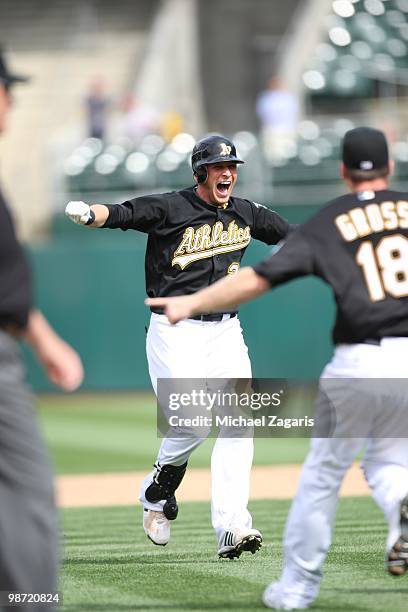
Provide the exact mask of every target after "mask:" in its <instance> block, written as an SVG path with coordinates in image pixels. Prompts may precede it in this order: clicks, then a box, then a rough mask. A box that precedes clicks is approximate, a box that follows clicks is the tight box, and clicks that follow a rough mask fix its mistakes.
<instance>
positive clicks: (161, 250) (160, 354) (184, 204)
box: [66, 135, 289, 558]
mask: <svg viewBox="0 0 408 612" xmlns="http://www.w3.org/2000/svg"><path fill="white" fill-rule="evenodd" d="M191 161H192V169H193V174H194V179H195V183H196V184H195V186H194V187H191V188H188V189H183V190H182V191H178V192H173V193H165V194H155V195H149V196H142V197H139V198H135V199H134V200H130V201H128V202H124V203H123V204H119V205H110V206H105V205H98V204H95V205H92V206H88V205H87V204H85V203H84V202H69V204H68V205H67V207H66V214H67V215H68V217H70V218H71V219H72V221H74V222H75V223H79V224H82V225H88V226H90V227H106V228H120V229H122V230H127V229H133V230H139V231H142V232H146V233H148V235H149V238H148V242H147V252H146V259H145V269H146V290H147V295H148V296H149V297H152V298H154V297H165V296H175V295H180V294H183V293H194V292H196V291H198V290H199V289H202V288H203V287H207V286H208V285H210V284H212V283H214V282H215V281H217V280H218V279H220V278H222V277H224V276H231V275H233V274H235V273H236V272H237V270H238V268H239V266H240V262H241V259H242V257H243V255H244V253H245V250H246V248H247V246H248V245H249V243H250V240H251V238H256V239H258V240H261V241H262V242H265V243H266V244H276V243H277V242H278V241H280V240H281V239H282V238H284V237H285V236H286V234H287V232H288V230H289V224H288V223H287V221H286V220H285V219H283V218H282V217H280V216H279V215H278V214H276V213H275V212H273V211H271V210H269V209H268V208H266V207H264V206H260V205H258V204H255V203H254V202H251V201H249V200H244V199H241V198H237V197H233V196H232V192H233V189H234V186H235V183H236V180H237V165H238V164H242V163H244V162H243V160H241V159H239V157H238V156H237V152H236V148H235V146H234V144H233V142H231V141H230V140H229V139H228V138H225V137H224V136H221V135H213V136H208V137H206V138H203V139H202V140H200V141H199V142H197V144H196V145H195V147H194V149H193V152H192V159H191ZM151 310H152V315H151V320H150V326H149V331H148V334H147V359H148V364H149V372H150V377H151V380H152V385H153V387H154V390H155V392H156V393H157V381H158V379H178V378H183V379H185V378H192V379H210V378H232V377H233V378H237V377H238V378H250V377H251V364H250V361H249V357H248V349H247V347H246V345H245V342H244V339H243V336H242V330H241V326H240V323H239V319H238V317H237V310H236V308H235V307H234V306H230V307H229V308H227V309H225V310H219V311H217V312H215V313H211V314H210V313H207V312H206V311H205V310H203V311H200V312H197V313H196V314H195V315H194V317H191V318H189V319H188V320H186V321H183V322H181V323H180V324H179V325H176V326H175V327H174V326H172V325H170V324H169V322H168V320H167V317H166V316H165V315H164V314H163V309H162V308H157V307H153V308H152V309H151ZM202 441H203V438H199V437H198V436H194V435H192V436H190V437H185V438H183V439H175V438H165V439H164V440H163V442H162V444H161V446H160V450H159V453H158V456H157V460H156V463H155V469H154V470H153V471H152V472H151V473H150V474H149V475H148V476H147V477H146V479H145V482H144V484H143V487H142V490H141V494H140V499H141V501H142V503H143V506H144V521H143V524H144V530H145V533H146V534H147V536H148V537H149V538H150V539H151V540H152V542H153V543H155V544H159V545H165V544H167V542H168V541H169V538H170V523H169V521H170V520H174V519H175V518H176V516H177V511H178V508H177V502H176V499H175V492H176V489H177V487H178V486H179V485H180V483H181V481H182V478H183V476H184V473H185V471H186V467H187V461H188V458H189V456H190V454H191V453H192V451H193V450H194V449H195V448H196V447H197V446H198V445H199V444H200V443H201V442H202ZM252 457H253V441H252V439H250V438H248V437H247V438H229V439H228V438H218V439H217V441H216V443H215V446H214V450H213V453H212V458H211V473H212V524H213V527H214V529H215V531H216V536H217V539H218V544H219V547H218V552H219V555H220V556H221V557H232V558H233V557H238V556H239V555H240V554H241V552H242V551H245V550H248V551H250V552H252V553H254V552H255V551H257V550H258V549H259V547H260V545H261V542H262V536H261V534H260V533H259V531H258V530H256V529H253V528H252V519H251V515H250V514H249V512H248V509H247V504H248V495H249V477H250V470H251V464H252Z"/></svg>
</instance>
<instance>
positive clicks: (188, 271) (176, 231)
mask: <svg viewBox="0 0 408 612" xmlns="http://www.w3.org/2000/svg"><path fill="white" fill-rule="evenodd" d="M108 208H109V216H108V219H107V221H106V223H105V225H104V227H109V228H120V229H122V230H127V229H134V230H139V231H141V232H146V233H148V234H149V237H148V242H147V250H146V258H145V270H146V290H147V295H148V296H149V297H164V296H174V295H183V294H190V293H195V292H196V291H198V290H199V289H203V288H204V287H207V286H208V285H210V284H212V283H214V282H215V281H216V280H218V279H219V278H222V277H223V276H225V275H226V274H233V273H235V272H237V270H238V268H239V265H240V262H241V259H242V257H243V255H244V252H245V249H246V248H247V246H248V244H249V242H250V240H251V237H253V238H257V239H258V240H261V241H262V242H265V243H266V244H276V243H277V242H279V240H281V239H282V238H284V237H285V236H286V234H287V232H288V230H289V224H288V222H287V221H286V220H285V219H283V218H282V217H281V216H280V215H278V214H277V213H275V212H273V211H271V210H269V209H268V208H266V207H265V206H261V205H259V204H255V203H254V202H250V201H249V200H243V199H241V198H235V197H231V198H230V200H229V202H228V206H227V207H226V208H218V207H216V206H213V205H211V204H207V203H206V202H204V201H203V200H202V199H201V198H199V197H198V196H197V195H196V192H195V189H194V188H191V189H185V190H183V191H178V192H172V193H165V194H157V195H149V196H142V197H139V198H135V199H134V200H129V201H128V202H124V203H123V204H116V205H111V206H108Z"/></svg>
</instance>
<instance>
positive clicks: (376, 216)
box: [365, 204, 384, 232]
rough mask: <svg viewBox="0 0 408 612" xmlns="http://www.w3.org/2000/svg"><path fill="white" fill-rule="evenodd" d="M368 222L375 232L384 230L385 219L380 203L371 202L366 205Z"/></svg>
mask: <svg viewBox="0 0 408 612" xmlns="http://www.w3.org/2000/svg"><path fill="white" fill-rule="evenodd" d="M365 212H366V215H367V219H368V223H369V225H370V227H371V229H372V230H373V231H374V232H382V231H384V219H383V218H382V214H381V210H380V207H379V206H378V204H369V205H368V206H366V207H365Z"/></svg>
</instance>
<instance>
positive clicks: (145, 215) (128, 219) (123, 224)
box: [103, 194, 168, 233]
mask: <svg viewBox="0 0 408 612" xmlns="http://www.w3.org/2000/svg"><path fill="white" fill-rule="evenodd" d="M107 208H108V209H109V215H108V218H107V220H106V222H105V224H104V226H103V227H108V228H110V229H115V228H120V229H121V230H128V229H134V230H139V231H140V232H146V233H154V231H155V230H157V229H158V228H159V227H161V226H162V224H163V222H164V221H165V219H166V216H167V210H168V203H167V198H166V197H165V195H164V194H157V195H149V196H141V197H140V198H134V199H133V200H128V201H127V202H124V203H123V204H112V205H109V206H107Z"/></svg>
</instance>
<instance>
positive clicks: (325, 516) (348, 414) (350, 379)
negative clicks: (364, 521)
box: [281, 338, 408, 596]
mask: <svg viewBox="0 0 408 612" xmlns="http://www.w3.org/2000/svg"><path fill="white" fill-rule="evenodd" d="M369 378H371V379H374V378H375V379H377V380H376V381H373V380H371V383H370V381H367V380H366V379H369ZM387 378H388V379H391V378H394V382H393V381H392V380H389V381H388V384H387V380H385V381H384V382H382V381H380V380H379V379H387ZM396 378H399V379H401V382H402V387H403V386H404V382H405V381H402V379H405V380H406V379H407V378H408V338H384V339H383V340H382V341H381V345H380V346H375V345H369V344H354V345H340V346H338V347H337V348H336V350H335V353H334V356H333V359H332V360H331V362H330V363H329V364H328V365H327V366H326V368H325V369H324V371H323V373H322V377H321V381H320V383H321V389H324V388H325V387H327V386H328V388H329V389H330V393H333V394H336V393H337V392H339V391H340V390H341V387H342V388H343V396H342V398H343V399H344V407H345V410H344V414H343V417H342V410H341V407H340V409H339V411H338V414H337V418H338V427H339V428H340V429H341V428H343V426H344V431H347V421H349V423H350V424H351V429H349V432H350V431H355V430H353V429H352V428H353V426H354V423H355V422H357V421H353V418H354V417H353V414H354V416H355V415H356V414H357V413H358V411H363V419H360V420H359V422H358V423H357V426H358V432H359V433H358V435H361V433H362V432H361V426H362V423H363V422H364V423H365V426H366V430H367V431H366V435H364V436H363V437H359V438H350V437H338V438H315V439H313V440H312V443H311V449H310V452H309V454H308V457H307V459H306V461H305V464H304V467H303V471H302V475H301V479H300V484H299V488H298V491H297V494H296V497H295V499H294V501H293V504H292V507H291V510H290V513H289V516H288V519H287V523H286V528H285V534H284V549H285V558H284V570H283V576H282V579H281V580H282V583H283V585H286V586H287V588H289V589H290V588H291V585H294V584H296V585H297V586H298V587H302V586H303V587H304V589H305V592H311V590H312V592H314V596H317V593H318V590H319V585H320V581H321V577H322V566H323V563H324V560H325V558H326V555H327V552H328V549H329V546H330V543H331V539H332V531H333V525H334V520H335V513H336V507H337V500H338V491H339V488H340V485H341V482H342V480H343V477H344V475H345V473H346V471H347V469H348V468H349V467H350V465H351V464H352V462H353V460H354V459H355V457H356V455H357V453H358V452H359V451H360V450H361V449H362V448H364V446H365V454H364V458H363V463H362V469H363V471H364V475H365V478H366V480H367V482H368V484H369V486H370V488H371V490H372V494H373V497H374V499H375V501H376V502H377V504H378V505H379V507H380V508H381V510H382V511H383V513H384V515H385V518H386V520H387V522H388V526H389V533H388V538H387V550H388V549H390V548H391V547H392V545H393V544H394V543H395V542H396V540H397V539H398V537H399V535H400V528H399V506H400V502H401V500H402V499H403V498H404V497H405V495H407V493H408V439H407V438H390V437H388V438H387V437H379V435H380V434H381V429H380V430H379V432H378V431H376V426H377V422H378V420H379V418H380V417H379V415H381V408H383V409H384V410H387V415H388V417H387V418H388V419H391V420H394V421H395V423H398V419H400V421H399V422H400V423H401V425H403V426H404V427H405V431H406V423H407V420H408V397H407V393H406V389H407V387H406V385H405V392H404V389H403V388H401V386H399V382H398V380H395V379H396ZM329 379H331V380H330V381H329ZM334 379H337V381H336V380H334ZM358 379H359V380H358ZM354 381H355V382H354ZM337 382H338V386H337ZM333 383H334V386H333ZM336 386H337V389H336ZM370 387H371V391H370ZM350 389H351V391H350ZM379 390H381V393H379V392H378V391H379ZM330 393H329V395H330ZM319 399H320V400H322V393H320V396H319ZM319 399H318V401H319ZM330 399H334V401H335V399H336V398H333V397H332V398H330ZM323 401H324V399H323ZM337 406H338V407H339V403H338V404H337ZM390 407H391V410H390ZM371 415H372V417H371ZM342 418H343V422H342ZM373 431H374V432H375V435H376V436H378V437H372V432H373ZM391 431H398V430H396V429H392V430H391ZM370 434H371V435H370ZM394 435H398V434H397V433H395V434H394ZM404 435H406V434H404Z"/></svg>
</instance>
